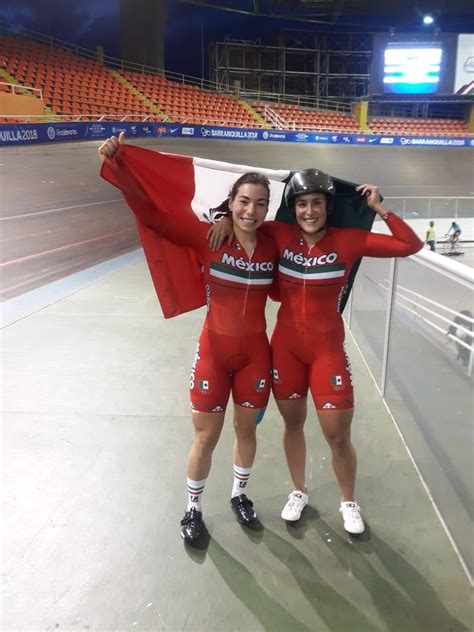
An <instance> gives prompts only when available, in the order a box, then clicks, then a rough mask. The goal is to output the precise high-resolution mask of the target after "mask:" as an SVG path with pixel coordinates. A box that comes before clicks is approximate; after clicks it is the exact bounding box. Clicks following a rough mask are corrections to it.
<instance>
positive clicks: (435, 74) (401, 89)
mask: <svg viewBox="0 0 474 632" xmlns="http://www.w3.org/2000/svg"><path fill="white" fill-rule="evenodd" d="M442 58H443V49H442V48H441V46H426V45H424V46H423V45H420V44H416V43H413V44H412V43H404V44H403V45H401V44H399V45H390V44H389V46H388V47H387V48H386V49H385V53H384V68H383V86H384V93H385V94H433V93H436V92H437V91H438V84H439V77H440V71H441V62H442Z"/></svg>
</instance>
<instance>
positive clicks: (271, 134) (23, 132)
mask: <svg viewBox="0 0 474 632" xmlns="http://www.w3.org/2000/svg"><path fill="white" fill-rule="evenodd" d="M120 132H125V133H126V134H127V136H128V138H134V137H136V138H146V137H149V138H162V137H170V138H209V139H217V140H247V141H248V140H251V141H263V142H280V143H281V142H287V143H319V144H330V145H387V146H389V145H392V146H394V145H395V146H424V147H474V138H470V137H464V138H463V137H458V138H452V137H442V136H440V137H421V136H380V135H376V134H373V135H372V134H367V135H364V134H340V133H334V134H331V133H321V132H292V131H281V130H269V129H258V130H257V129H240V128H229V127H214V126H210V125H182V124H179V123H176V124H172V123H128V122H126V123H121V122H112V123H110V122H106V123H97V122H96V123H82V122H80V123H37V124H25V125H0V145H26V144H32V143H52V142H58V141H71V140H74V141H77V140H100V139H104V138H108V137H109V136H112V135H118V134H120Z"/></svg>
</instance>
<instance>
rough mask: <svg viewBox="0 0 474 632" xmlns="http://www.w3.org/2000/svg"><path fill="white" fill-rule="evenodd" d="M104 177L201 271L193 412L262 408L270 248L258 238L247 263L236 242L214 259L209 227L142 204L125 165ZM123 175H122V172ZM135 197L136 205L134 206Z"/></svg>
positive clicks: (273, 257) (267, 382)
mask: <svg viewBox="0 0 474 632" xmlns="http://www.w3.org/2000/svg"><path fill="white" fill-rule="evenodd" d="M117 162H118V161H115V163H114V164H113V165H111V166H109V168H108V169H103V171H102V175H103V176H104V177H105V178H106V179H108V180H109V181H110V182H112V183H113V184H115V185H116V186H119V188H122V183H125V184H124V185H123V188H122V192H123V193H124V195H125V198H126V199H127V201H129V203H130V206H132V207H133V211H134V212H135V214H136V215H137V217H139V219H140V220H141V221H142V222H143V223H144V224H145V225H147V226H149V227H150V228H152V229H153V230H154V231H156V232H157V233H159V234H160V235H162V236H164V237H166V238H168V239H170V240H171V241H173V242H174V243H176V244H178V245H182V246H188V247H191V248H193V249H194V250H195V251H196V253H197V254H198V256H199V258H200V261H201V263H202V265H203V279H204V286H205V292H206V299H207V315H206V320H205V322H204V326H203V329H202V331H201V335H200V338H199V342H198V345H197V350H196V356H195V359H194V363H193V366H192V369H191V376H190V383H189V386H190V395H191V406H192V408H193V410H197V411H201V412H221V411H224V410H225V408H226V405H227V401H228V399H229V394H230V391H231V390H232V395H233V399H234V402H235V403H236V404H238V405H240V406H244V407H248V408H264V407H265V406H266V405H267V403H268V398H269V395H270V386H271V354H270V345H269V342H268V338H267V335H266V321H265V303H266V300H267V295H268V290H269V288H270V286H271V284H272V281H273V275H274V272H275V271H276V266H277V261H278V253H277V249H276V245H275V242H274V241H273V240H272V239H271V238H270V237H268V236H267V235H264V234H261V233H259V234H258V236H257V245H256V247H255V250H254V252H253V254H252V257H251V258H249V257H248V255H247V253H246V252H245V249H244V248H243V247H242V246H241V245H240V244H239V243H238V241H237V240H236V241H235V242H234V243H233V244H232V245H231V246H228V245H226V246H224V247H222V248H221V249H220V250H219V252H213V251H212V250H211V249H210V248H209V245H208V242H207V238H206V234H207V231H208V230H209V225H208V224H206V223H204V222H200V221H198V220H197V218H196V217H195V216H194V215H192V213H191V212H190V213H189V216H188V215H186V216H185V217H183V213H181V214H180V215H179V217H176V216H175V215H173V214H171V213H167V212H162V211H160V210H159V209H158V208H157V207H156V206H155V205H152V204H151V203H147V202H146V199H145V198H144V197H143V191H138V192H136V191H132V194H131V188H133V186H135V185H134V183H133V182H132V181H131V180H130V174H129V173H126V168H127V166H126V164H122V163H121V164H120V165H118V164H117ZM121 170H125V171H122V172H121ZM133 194H136V196H138V197H140V203H139V204H136V203H133V201H135V202H136V199H137V197H135V198H134V199H133V201H132V197H133Z"/></svg>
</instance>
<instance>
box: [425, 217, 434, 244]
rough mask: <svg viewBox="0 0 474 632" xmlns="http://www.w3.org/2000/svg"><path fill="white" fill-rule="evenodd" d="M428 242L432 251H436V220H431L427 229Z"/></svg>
mask: <svg viewBox="0 0 474 632" xmlns="http://www.w3.org/2000/svg"><path fill="white" fill-rule="evenodd" d="M425 241H426V243H427V244H428V246H429V247H430V250H431V252H435V251H436V235H435V231H434V222H433V221H431V222H430V225H429V226H428V230H427V231H426V240H425Z"/></svg>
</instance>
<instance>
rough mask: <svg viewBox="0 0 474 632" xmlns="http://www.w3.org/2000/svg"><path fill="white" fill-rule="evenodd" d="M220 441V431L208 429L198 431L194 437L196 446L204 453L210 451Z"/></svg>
mask: <svg viewBox="0 0 474 632" xmlns="http://www.w3.org/2000/svg"><path fill="white" fill-rule="evenodd" d="M218 441H219V433H215V432H208V431H202V430H201V431H197V432H196V436H195V438H194V444H195V445H196V447H197V448H198V449H199V450H200V451H201V452H204V453H209V452H212V451H213V450H214V448H215V447H216V445H217V442H218Z"/></svg>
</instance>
